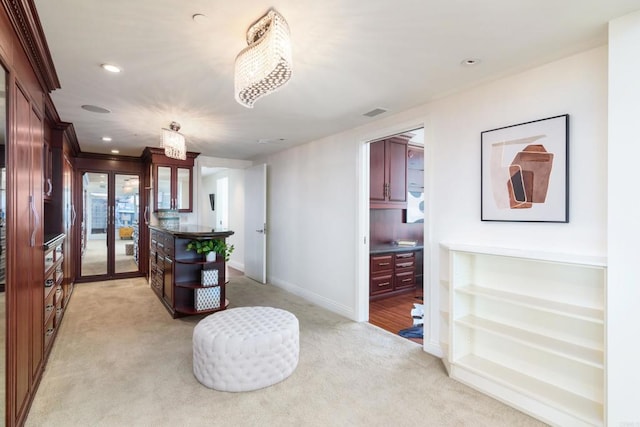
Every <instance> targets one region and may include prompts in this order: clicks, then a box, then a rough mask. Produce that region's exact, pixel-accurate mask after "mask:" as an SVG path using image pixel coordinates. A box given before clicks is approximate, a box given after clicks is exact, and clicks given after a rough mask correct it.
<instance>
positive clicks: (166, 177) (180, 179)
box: [143, 147, 199, 212]
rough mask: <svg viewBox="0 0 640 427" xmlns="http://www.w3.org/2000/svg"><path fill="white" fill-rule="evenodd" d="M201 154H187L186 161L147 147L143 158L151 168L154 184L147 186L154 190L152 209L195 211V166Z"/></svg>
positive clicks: (154, 210)
mask: <svg viewBox="0 0 640 427" xmlns="http://www.w3.org/2000/svg"><path fill="white" fill-rule="evenodd" d="M198 154H199V153H191V152H188V153H187V158H186V160H177V159H172V158H169V157H167V156H165V155H164V151H163V150H162V149H160V148H152V147H147V148H145V150H144V152H143V158H144V159H145V162H146V163H147V165H148V166H149V167H150V168H151V174H150V175H151V177H152V180H153V182H152V183H148V184H149V185H145V186H146V187H151V188H152V189H153V194H152V209H153V212H157V211H158V209H175V210H177V211H179V212H192V211H193V164H194V160H195V158H196V157H197V156H198Z"/></svg>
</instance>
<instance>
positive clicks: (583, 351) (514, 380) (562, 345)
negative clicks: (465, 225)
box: [443, 245, 606, 427]
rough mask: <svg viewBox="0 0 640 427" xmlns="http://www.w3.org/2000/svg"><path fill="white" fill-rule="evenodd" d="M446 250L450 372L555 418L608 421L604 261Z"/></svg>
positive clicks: (573, 422) (555, 421) (567, 422)
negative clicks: (447, 259)
mask: <svg viewBox="0 0 640 427" xmlns="http://www.w3.org/2000/svg"><path fill="white" fill-rule="evenodd" d="M443 248H445V250H448V252H449V279H448V283H449V298H448V299H449V325H448V326H449V336H448V341H449V343H448V344H449V345H448V361H447V362H448V363H447V364H448V365H449V366H448V368H449V369H448V370H449V374H450V376H451V377H452V378H454V379H456V380H459V381H461V382H463V383H465V384H467V385H469V386H471V387H474V388H476V389H478V390H480V391H482V392H485V393H487V394H489V395H491V396H493V397H496V398H498V399H500V400H502V401H504V402H506V403H508V404H510V405H512V406H514V407H517V408H518V409H520V410H522V411H524V412H526V413H529V414H530V415H532V416H534V417H536V418H539V419H540V420H542V421H544V422H547V423H549V424H552V425H558V426H563V427H564V426H602V425H604V410H605V408H604V402H605V342H604V337H605V319H606V316H605V311H604V307H605V305H604V297H605V286H606V261H605V260H604V259H602V258H596V257H580V256H572V255H567V254H557V253H540V252H526V251H521V250H514V249H505V248H488V247H478V246H469V245H443Z"/></svg>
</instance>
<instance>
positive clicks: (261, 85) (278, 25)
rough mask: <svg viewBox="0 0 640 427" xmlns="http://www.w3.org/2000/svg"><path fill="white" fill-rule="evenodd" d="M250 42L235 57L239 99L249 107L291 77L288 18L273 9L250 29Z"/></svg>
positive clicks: (248, 36) (248, 38) (248, 40)
mask: <svg viewBox="0 0 640 427" xmlns="http://www.w3.org/2000/svg"><path fill="white" fill-rule="evenodd" d="M247 44H248V45H249V46H247V47H246V48H244V49H243V50H242V51H241V52H240V53H239V54H238V56H237V57H236V71H235V95H236V101H238V102H239V103H240V104H241V105H244V106H245V107H247V108H253V104H254V102H256V100H258V99H259V98H261V97H263V96H264V95H268V94H270V93H271V92H274V91H276V90H278V89H279V88H280V87H282V86H283V85H284V84H286V83H287V82H288V81H289V79H290V78H291V37H290V34H289V26H288V25H287V21H285V19H284V18H283V17H282V15H280V14H279V13H278V12H276V11H275V10H273V9H271V10H269V12H267V14H266V15H264V16H263V17H262V18H260V19H258V21H257V22H256V23H255V24H253V25H252V26H251V27H250V28H249V30H248V31H247Z"/></svg>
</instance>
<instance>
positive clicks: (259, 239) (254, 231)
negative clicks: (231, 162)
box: [244, 164, 267, 283]
mask: <svg viewBox="0 0 640 427" xmlns="http://www.w3.org/2000/svg"><path fill="white" fill-rule="evenodd" d="M244 180H245V183H244V185H245V193H244V209H245V211H244V220H245V233H244V236H245V237H244V244H245V251H244V275H245V276H247V277H249V278H251V279H253V280H256V281H258V282H260V283H266V282H267V165H266V164H262V165H256V166H252V167H250V168H247V169H245V174H244Z"/></svg>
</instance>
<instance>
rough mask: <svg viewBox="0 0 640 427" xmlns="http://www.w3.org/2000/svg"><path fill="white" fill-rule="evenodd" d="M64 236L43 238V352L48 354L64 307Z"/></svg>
mask: <svg viewBox="0 0 640 427" xmlns="http://www.w3.org/2000/svg"><path fill="white" fill-rule="evenodd" d="M64 239H65V236H64V234H60V235H57V236H49V237H45V240H47V241H46V242H45V244H44V274H45V275H44V351H45V353H48V352H49V350H50V349H51V344H52V343H53V337H54V335H55V333H56V332H57V330H58V325H59V324H60V322H61V321H62V314H63V311H64V308H65V305H66V301H65V295H64V291H63V283H64V251H63V242H64Z"/></svg>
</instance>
